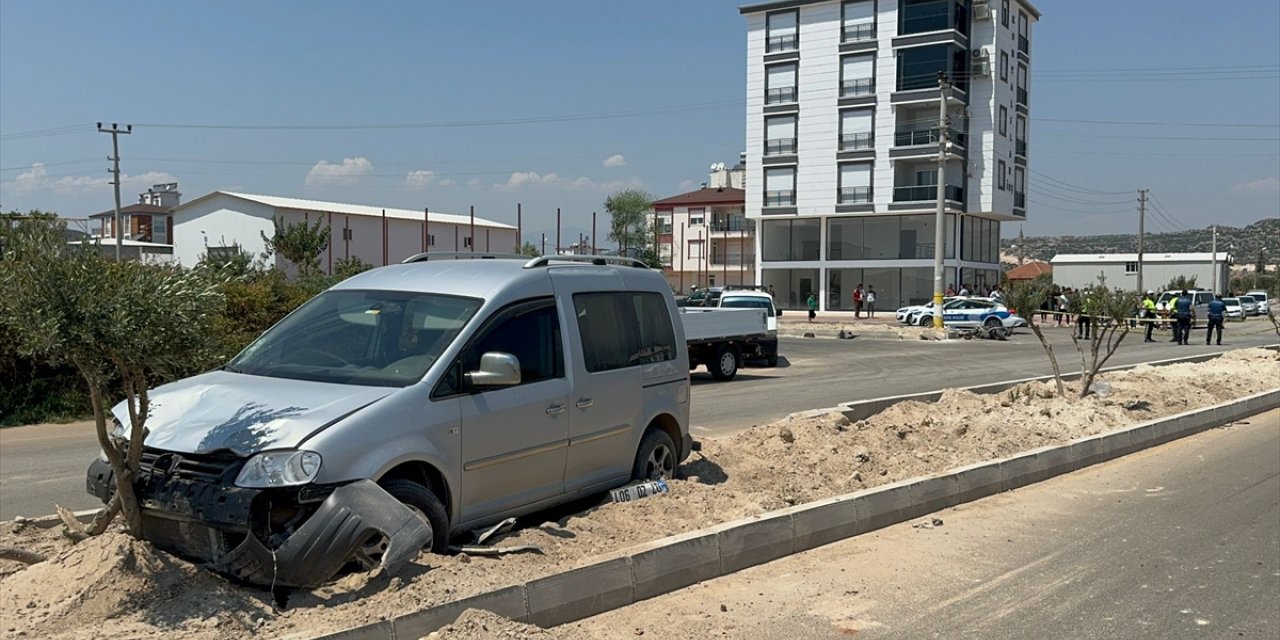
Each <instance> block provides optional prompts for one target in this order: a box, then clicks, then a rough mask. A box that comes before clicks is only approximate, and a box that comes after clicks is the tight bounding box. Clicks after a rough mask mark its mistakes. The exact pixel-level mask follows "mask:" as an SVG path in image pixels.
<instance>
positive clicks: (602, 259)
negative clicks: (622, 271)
mask: <svg viewBox="0 0 1280 640" xmlns="http://www.w3.org/2000/svg"><path fill="white" fill-rule="evenodd" d="M552 262H586V263H590V264H594V265H601V266H603V265H606V264H610V263H612V264H620V265H624V266H628V267H635V268H637V269H648V268H649V265H647V264H645V263H644V261H643V260H637V259H635V258H626V257H623V256H576V255H567V256H561V255H555V256H541V257H538V258H534V259H532V260H530V261H528V262H526V263H525V264H524V268H526V269H534V268H537V267H546V266H549V265H550V264H551V263H552Z"/></svg>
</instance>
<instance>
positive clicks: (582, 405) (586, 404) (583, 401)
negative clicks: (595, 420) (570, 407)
mask: <svg viewBox="0 0 1280 640" xmlns="http://www.w3.org/2000/svg"><path fill="white" fill-rule="evenodd" d="M595 403H596V401H595V400H592V399H591V398H578V402H577V407H578V408H579V409H587V408H590V407H591V405H593V404H595Z"/></svg>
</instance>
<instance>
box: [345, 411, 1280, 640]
mask: <svg viewBox="0 0 1280 640" xmlns="http://www.w3.org/2000/svg"><path fill="white" fill-rule="evenodd" d="M1278 407H1280V389H1274V390H1272V391H1267V392H1263V393H1259V394H1255V395H1251V396H1246V397H1244V398H1239V399H1237V400H1234V401H1231V402H1227V403H1223V404H1218V405H1213V406H1210V407H1204V408H1201V409H1196V410H1194V411H1188V412H1184V413H1180V414H1176V415H1172V416H1168V417H1165V418H1161V419H1158V420H1152V421H1149V422H1144V423H1141V424H1137V425H1134V426H1131V427H1127V428H1125V429H1119V430H1116V431H1112V432H1109V433H1105V434H1101V435H1096V436H1089V437H1086V438H1080V439H1077V440H1073V441H1071V442H1070V443H1067V444H1065V445H1061V446H1055V447H1043V448H1040V449H1034V450H1032V451H1026V452H1023V453H1020V454H1017V455H1015V456H1012V457H1009V458H1004V459H1000V460H989V461H987V462H981V463H978V464H973V465H969V466H965V467H959V468H956V469H951V470H949V471H946V472H943V473H940V474H936V475H932V476H924V477H919V478H912V479H909V480H904V481H901V482H896V483H893V484H890V485H886V486H881V487H876V488H873V489H867V490H864V491H859V492H856V493H850V494H845V495H841V496H836V497H833V498H826V499H823V500H817V501H815V502H811V503H807V504H803V505H798V506H795V507H790V508H787V509H782V510H780V511H773V512H770V513H765V514H762V515H759V516H755V517H751V518H746V519H743V520H737V521H734V522H728V523H725V524H720V525H716V526H713V527H710V528H707V529H703V530H700V531H694V532H690V533H685V534H681V535H678V536H673V537H669V538H664V539H662V540H657V541H654V542H651V543H649V544H646V545H642V546H640V547H637V548H633V549H631V550H629V551H627V552H625V555H624V556H622V557H614V558H610V559H607V560H603V561H601V562H597V563H595V564H591V565H587V566H585V567H580V568H577V569H573V570H571V571H568V572H565V573H560V574H556V575H552V576H547V577H543V578H539V579H537V580H532V581H530V582H527V583H524V584H517V585H513V586H510V587H506V588H503V589H500V590H497V591H492V592H489V593H484V594H480V595H476V596H472V597H470V598H467V599H464V600H459V601H456V602H450V603H446V604H443V605H438V606H435V607H430V608H427V609H424V610H422V611H418V612H414V613H409V614H405V615H402V616H398V617H395V618H392V619H390V620H383V621H380V622H377V623H374V624H371V625H366V626H363V627H360V628H358V629H352V630H349V631H343V632H339V633H335V634H330V635H326V636H321V637H320V640H339V639H341V640H409V639H415V638H420V637H422V636H423V635H425V634H426V633H429V632H430V631H432V630H434V629H438V628H439V627H441V626H444V625H446V624H449V623H451V622H453V621H454V620H455V619H456V618H457V616H458V615H460V614H461V613H462V612H463V611H464V610H465V609H467V608H468V607H476V608H481V609H488V610H490V611H494V612H495V613H500V614H502V615H505V616H507V617H509V618H512V619H515V620H521V621H526V622H532V623H534V624H538V625H540V626H551V625H556V624H563V623H566V622H572V621H574V620H579V619H582V618H586V617H589V616H593V615H598V614H601V613H604V612H606V611H611V610H613V609H616V608H619V607H623V606H626V605H628V604H632V603H634V602H638V601H640V600H644V599H646V598H651V597H653V596H656V595H661V594H663V593H669V592H671V591H674V590H677V589H680V588H683V587H686V586H689V585H691V584H695V583H697V582H701V581H704V580H709V579H712V578H716V577H719V576H723V575H727V574H730V573H733V572H735V571H739V570H741V569H745V568H747V567H751V566H755V565H759V564H764V563H766V562H769V561H771V560H776V559H778V558H781V557H783V556H787V555H790V554H793V553H799V552H801V551H806V550H808V549H812V548H814V547H818V546H822V545H824V544H829V543H831V542H835V541H838V540H842V539H845V538H849V537H852V536H856V535H859V534H862V533H867V532H869V531H874V530H876V529H880V528H883V527H886V526H889V525H892V524H896V523H899V522H903V521H906V520H910V519H912V518H916V517H919V516H922V515H925V514H927V513H932V512H934V511H937V510H939V509H943V508H946V507H950V506H955V505H957V504H961V503H964V502H970V501H973V500H977V499H979V498H983V497H986V496H990V495H994V494H997V493H1001V492H1004V491H1008V490H1010V489H1016V488H1018V487H1023V486H1026V485H1029V484H1034V483H1036V482H1040V481H1042V480H1046V479H1048V478H1051V477H1054V476H1057V475H1061V474H1065V473H1070V472H1072V471H1075V470H1077V469H1081V468H1084V467H1087V466H1090V465H1093V464H1097V463H1099V462H1105V461H1107V460H1112V459H1115V458H1119V457H1121V456H1124V455H1127V454H1129V453H1133V452H1135V451H1139V450H1142V449H1146V448H1148V447H1153V446H1156V445H1159V444H1163V443H1165V442H1169V441H1171V440H1175V439H1177V438H1182V437H1186V436H1189V435H1193V434H1196V433H1199V432H1201V431H1205V430H1207V429H1211V428H1213V427H1217V426H1221V425H1224V424H1229V423H1231V422H1235V421H1238V420H1241V419H1243V418H1245V417H1248V416H1251V415H1255V414H1258V413H1261V412H1263V411H1268V410H1270V409H1275V408H1278Z"/></svg>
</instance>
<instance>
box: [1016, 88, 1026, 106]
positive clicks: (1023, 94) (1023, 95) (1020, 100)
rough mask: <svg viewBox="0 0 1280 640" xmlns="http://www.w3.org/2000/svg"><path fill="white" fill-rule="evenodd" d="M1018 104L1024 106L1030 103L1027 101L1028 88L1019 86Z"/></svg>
mask: <svg viewBox="0 0 1280 640" xmlns="http://www.w3.org/2000/svg"><path fill="white" fill-rule="evenodd" d="M1018 104H1020V105H1023V106H1026V105H1027V104H1029V103H1028V102H1027V90H1026V89H1024V88H1022V87H1018Z"/></svg>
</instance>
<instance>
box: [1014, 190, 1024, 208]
mask: <svg viewBox="0 0 1280 640" xmlns="http://www.w3.org/2000/svg"><path fill="white" fill-rule="evenodd" d="M1013 206H1015V207H1017V208H1019V209H1026V208H1027V194H1026V193H1023V192H1019V191H1015V192H1013Z"/></svg>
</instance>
